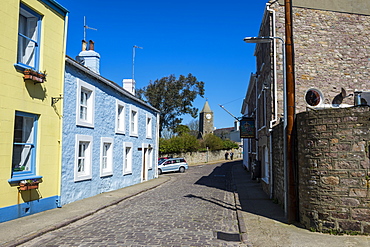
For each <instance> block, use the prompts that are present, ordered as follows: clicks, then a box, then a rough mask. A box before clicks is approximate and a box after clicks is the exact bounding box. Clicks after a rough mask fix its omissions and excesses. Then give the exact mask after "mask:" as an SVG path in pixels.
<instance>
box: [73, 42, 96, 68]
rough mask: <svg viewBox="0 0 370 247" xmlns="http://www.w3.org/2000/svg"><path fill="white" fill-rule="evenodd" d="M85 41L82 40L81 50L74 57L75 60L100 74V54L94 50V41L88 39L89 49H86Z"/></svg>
mask: <svg viewBox="0 0 370 247" xmlns="http://www.w3.org/2000/svg"><path fill="white" fill-rule="evenodd" d="M86 46H87V42H86V41H85V40H82V51H81V52H80V53H79V54H78V56H77V57H76V60H77V62H79V63H81V64H82V65H84V66H86V67H88V68H89V69H90V70H92V71H94V72H95V73H97V74H100V72H99V67H100V55H99V53H97V52H96V51H94V41H92V40H90V41H89V50H86Z"/></svg>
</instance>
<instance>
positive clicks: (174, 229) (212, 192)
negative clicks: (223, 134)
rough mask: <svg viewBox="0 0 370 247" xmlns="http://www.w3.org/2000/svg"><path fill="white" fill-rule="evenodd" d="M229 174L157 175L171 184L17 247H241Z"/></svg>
mask: <svg viewBox="0 0 370 247" xmlns="http://www.w3.org/2000/svg"><path fill="white" fill-rule="evenodd" d="M231 168H232V164H224V165H220V164H216V165H203V166H194V167H190V169H189V170H188V171H187V172H185V173H183V174H181V173H170V174H165V175H161V176H170V177H171V180H170V181H169V182H167V183H165V184H163V185H161V186H159V187H157V188H155V189H153V190H149V191H147V192H145V193H143V194H140V195H138V196H135V197H133V198H131V199H128V200H125V201H123V202H121V203H119V204H118V205H116V206H112V207H109V208H107V209H105V210H102V211H100V212H98V213H96V214H94V215H92V216H90V217H87V218H85V219H83V220H80V221H78V222H76V223H73V224H71V225H68V226H66V227H63V228H61V229H59V230H56V231H53V232H50V233H47V234H45V235H43V236H41V237H38V238H36V239H34V240H32V241H29V242H27V243H25V244H24V245H21V246H241V245H242V244H241V243H240V241H239V233H238V232H239V229H238V221H237V217H236V212H235V202H234V194H233V192H232V190H231V183H230V182H231Z"/></svg>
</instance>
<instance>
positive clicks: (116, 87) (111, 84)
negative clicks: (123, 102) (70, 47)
mask: <svg viewBox="0 0 370 247" xmlns="http://www.w3.org/2000/svg"><path fill="white" fill-rule="evenodd" d="M66 63H68V64H70V65H71V66H73V67H75V68H77V69H79V70H81V71H83V72H85V73H86V74H88V75H90V76H91V77H93V78H95V79H96V80H99V81H100V82H102V83H104V84H106V85H108V86H109V87H111V88H113V89H114V90H116V91H118V92H120V93H121V94H123V95H124V96H125V97H127V98H130V99H131V100H133V101H136V102H137V103H139V104H141V105H143V106H145V107H147V108H149V109H151V110H153V111H155V112H160V111H159V110H158V109H157V108H155V107H153V106H151V105H149V104H148V103H146V102H145V101H143V100H141V99H139V98H137V97H135V96H134V95H132V94H131V93H129V92H128V91H126V90H125V89H123V88H122V87H121V86H120V85H118V84H117V83H115V82H113V81H110V80H108V79H106V78H104V77H102V76H101V75H99V74H97V73H95V72H94V71H92V70H90V69H89V68H87V67H85V66H83V65H82V64H80V63H78V62H77V61H76V60H74V59H73V58H71V57H70V56H66Z"/></svg>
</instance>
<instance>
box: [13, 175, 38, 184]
mask: <svg viewBox="0 0 370 247" xmlns="http://www.w3.org/2000/svg"><path fill="white" fill-rule="evenodd" d="M41 178H42V176H37V175H25V176H19V177H13V178H11V179H9V180H8V183H10V184H18V183H19V182H20V181H22V180H29V179H41Z"/></svg>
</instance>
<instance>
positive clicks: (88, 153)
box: [74, 135, 93, 181]
mask: <svg viewBox="0 0 370 247" xmlns="http://www.w3.org/2000/svg"><path fill="white" fill-rule="evenodd" d="M82 142H84V143H88V147H87V148H86V150H85V155H84V156H83V157H84V158H85V160H84V161H85V162H84V171H83V172H80V171H78V164H79V159H80V157H79V149H80V143H82ZM92 148H93V137H92V136H87V135H76V143H75V169H74V180H75V181H83V180H88V179H91V178H92Z"/></svg>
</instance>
